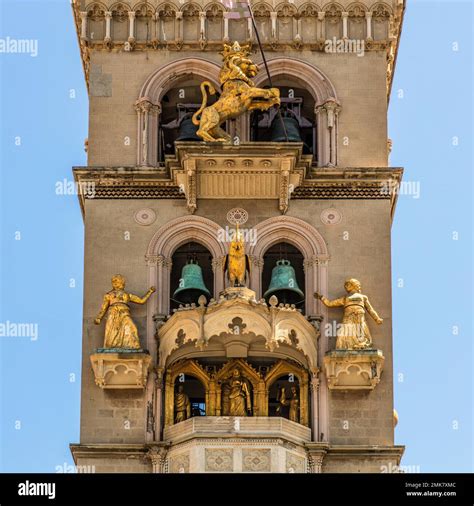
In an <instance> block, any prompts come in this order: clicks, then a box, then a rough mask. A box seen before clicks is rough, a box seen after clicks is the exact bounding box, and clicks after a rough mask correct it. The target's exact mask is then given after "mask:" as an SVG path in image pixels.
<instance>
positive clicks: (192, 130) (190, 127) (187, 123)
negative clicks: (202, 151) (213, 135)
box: [176, 116, 202, 142]
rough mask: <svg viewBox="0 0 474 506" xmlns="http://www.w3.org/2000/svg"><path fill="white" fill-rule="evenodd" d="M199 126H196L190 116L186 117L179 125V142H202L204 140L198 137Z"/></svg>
mask: <svg viewBox="0 0 474 506" xmlns="http://www.w3.org/2000/svg"><path fill="white" fill-rule="evenodd" d="M198 128H199V125H195V124H194V123H193V120H192V119H191V117H190V116H188V117H186V116H185V117H184V118H183V120H182V121H181V123H180V124H179V130H178V137H177V138H176V140H177V141H188V142H200V141H202V139H201V138H200V137H198V136H197V134H196V132H197V129H198Z"/></svg>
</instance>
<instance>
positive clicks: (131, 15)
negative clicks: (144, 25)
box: [128, 11, 135, 44]
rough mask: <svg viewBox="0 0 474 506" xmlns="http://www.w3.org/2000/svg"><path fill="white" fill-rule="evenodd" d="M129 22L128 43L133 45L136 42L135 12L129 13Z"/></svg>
mask: <svg viewBox="0 0 474 506" xmlns="http://www.w3.org/2000/svg"><path fill="white" fill-rule="evenodd" d="M128 21H129V28H128V42H129V43H130V44H132V43H133V42H135V36H134V34H135V12H133V11H130V12H129V13H128Z"/></svg>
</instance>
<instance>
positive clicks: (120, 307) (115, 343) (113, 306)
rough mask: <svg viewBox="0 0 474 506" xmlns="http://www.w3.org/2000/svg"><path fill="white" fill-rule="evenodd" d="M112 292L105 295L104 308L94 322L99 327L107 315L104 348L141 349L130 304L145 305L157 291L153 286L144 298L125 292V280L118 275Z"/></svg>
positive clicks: (113, 282)
mask: <svg viewBox="0 0 474 506" xmlns="http://www.w3.org/2000/svg"><path fill="white" fill-rule="evenodd" d="M112 288H113V289H112V290H111V291H110V292H107V293H106V294H105V295H104V301H103V303H102V308H101V310H100V313H99V314H98V315H97V318H96V319H95V320H94V323H95V324H96V325H99V324H100V322H101V321H102V318H103V317H104V316H105V314H106V313H108V314H107V322H106V324H105V339H104V348H130V349H140V339H139V337H138V330H137V327H136V325H135V323H134V322H133V320H132V317H131V316H130V308H129V303H130V302H134V303H135V304H145V303H146V302H147V300H148V299H149V298H150V295H151V294H152V293H153V292H154V291H155V287H154V286H152V287H151V288H150V289H149V290H148V292H147V293H146V294H145V296H144V297H139V296H138V295H134V294H133V293H127V292H126V291H125V278H124V277H123V276H122V275H120V274H116V275H115V276H114V277H113V278H112Z"/></svg>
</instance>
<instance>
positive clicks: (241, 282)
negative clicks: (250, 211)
mask: <svg viewBox="0 0 474 506" xmlns="http://www.w3.org/2000/svg"><path fill="white" fill-rule="evenodd" d="M226 271H227V278H228V279H229V281H230V285H231V286H245V276H246V273H247V272H248V273H249V277H250V261H249V257H248V255H246V254H245V243H244V239H243V237H242V234H241V233H240V230H239V225H238V224H237V228H236V232H235V237H234V238H233V240H232V241H231V243H230V247H229V253H228V254H227V255H226V257H225V261H224V272H226Z"/></svg>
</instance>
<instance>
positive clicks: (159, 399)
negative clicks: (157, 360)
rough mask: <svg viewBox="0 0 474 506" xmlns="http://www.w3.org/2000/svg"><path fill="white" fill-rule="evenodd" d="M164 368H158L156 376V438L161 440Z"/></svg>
mask: <svg viewBox="0 0 474 506" xmlns="http://www.w3.org/2000/svg"><path fill="white" fill-rule="evenodd" d="M163 372H164V371H163V368H162V367H157V368H156V376H155V406H154V409H155V439H156V440H157V441H161V420H162V413H163Z"/></svg>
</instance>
